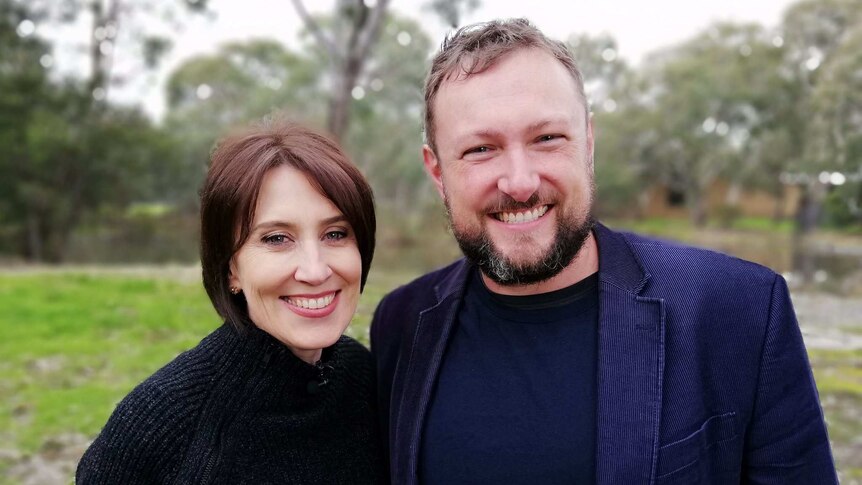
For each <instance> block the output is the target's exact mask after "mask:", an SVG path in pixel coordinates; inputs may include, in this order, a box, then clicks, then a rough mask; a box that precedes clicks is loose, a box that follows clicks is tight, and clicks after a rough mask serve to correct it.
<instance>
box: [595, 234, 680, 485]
mask: <svg viewBox="0 0 862 485" xmlns="http://www.w3.org/2000/svg"><path fill="white" fill-rule="evenodd" d="M595 234H596V236H597V242H598V246H599V280H600V286H599V315H600V316H599V352H598V355H599V357H598V358H599V362H598V376H597V378H598V403H597V413H596V414H597V415H596V421H597V422H596V425H597V434H596V440H597V443H596V453H597V457H596V483H599V484H616V483H654V481H655V467H656V459H657V455H658V432H659V424H660V417H661V404H662V400H661V396H662V378H663V376H662V373H663V370H664V302H663V300H661V299H659V298H645V297H641V296H639V293H640V291H641V290H642V289H643V287H644V285H645V284H646V282H647V280H648V279H649V277H650V275H649V274H648V273H647V272H646V271H645V269H644V268H643V265H642V264H641V263H640V261H638V259H637V257H636V255H635V254H634V252H633V251H632V249H631V248H630V247H629V245H628V242H627V241H626V240H625V239H624V238H623V237H622V236H621V235H619V234H616V233H613V232H611V231H610V230H609V229H607V228H605V227H604V226H601V225H597V227H596V231H595Z"/></svg>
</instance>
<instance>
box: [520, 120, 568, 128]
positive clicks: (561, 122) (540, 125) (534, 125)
mask: <svg viewBox="0 0 862 485" xmlns="http://www.w3.org/2000/svg"><path fill="white" fill-rule="evenodd" d="M570 121H571V120H568V119H566V118H548V119H544V120H540V121H536V122H534V123H531V124H530V125H529V126H527V131H538V130H541V129H543V128H547V127H548V126H549V125H554V126H560V125H568V123H569V122H570Z"/></svg>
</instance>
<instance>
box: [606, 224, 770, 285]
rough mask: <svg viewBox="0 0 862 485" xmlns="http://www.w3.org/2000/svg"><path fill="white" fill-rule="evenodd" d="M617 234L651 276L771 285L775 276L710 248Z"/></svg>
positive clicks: (757, 266) (763, 269) (765, 269)
mask: <svg viewBox="0 0 862 485" xmlns="http://www.w3.org/2000/svg"><path fill="white" fill-rule="evenodd" d="M617 234H619V235H620V236H621V237H622V238H624V239H625V240H626V242H627V243H628V245H629V247H630V248H631V249H632V251H633V253H634V254H635V256H636V257H637V258H638V260H639V261H640V262H641V264H642V265H643V267H644V269H645V271H647V272H648V273H649V274H650V276H651V277H652V278H659V279H661V278H665V277H671V278H672V279H673V280H680V281H685V280H688V281H692V280H699V279H706V280H720V279H732V280H735V279H740V278H744V279H745V280H747V281H749V282H759V283H764V284H769V285H771V284H772V283H773V282H774V281H775V278H776V276H777V275H776V273H775V271H773V270H772V269H770V268H768V267H766V266H763V265H761V264H758V263H755V262H752V261H748V260H745V259H742V258H739V257H736V256H732V255H729V254H725V253H722V252H720V251H716V250H713V249H706V248H700V247H695V246H691V245H687V244H684V243H681V242H677V241H670V240H665V239H660V238H656V237H652V236H645V235H641V234H636V233H632V232H624V231H620V232H617Z"/></svg>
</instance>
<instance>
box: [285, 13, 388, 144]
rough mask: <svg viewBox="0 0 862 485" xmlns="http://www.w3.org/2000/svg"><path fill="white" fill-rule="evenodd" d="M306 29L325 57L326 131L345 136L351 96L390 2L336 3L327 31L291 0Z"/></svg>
mask: <svg viewBox="0 0 862 485" xmlns="http://www.w3.org/2000/svg"><path fill="white" fill-rule="evenodd" d="M292 3H293V6H294V8H295V9H296V12H297V14H298V15H299V16H300V18H301V19H302V21H303V22H304V23H305V26H306V29H307V30H308V32H309V33H310V34H311V35H312V36H313V37H314V39H315V41H316V42H317V44H318V47H320V48H321V49H322V50H323V51H324V52H325V54H326V57H325V58H326V59H327V61H328V64H329V76H330V77H329V81H330V83H331V91H330V92H331V94H330V96H329V108H328V112H327V128H328V129H329V132H330V133H332V135H333V136H335V138H336V139H339V140H340V139H341V138H343V137H344V134H345V132H346V131H347V126H348V120H349V118H350V108H351V97H352V95H353V89H354V87H355V86H356V81H357V79H358V78H359V76H360V75H361V74H362V70H363V68H364V67H365V64H366V62H367V60H368V57H369V55H370V54H371V51H372V48H373V47H374V44H375V43H376V42H377V38H378V36H379V34H380V27H381V25H382V24H383V21H384V19H385V16H386V10H387V9H388V8H389V0H377V2H376V3H374V6H373V7H369V6H368V3H366V2H365V1H364V0H336V2H335V10H334V11H333V14H332V16H331V17H330V18H329V19H328V20H329V21H328V25H326V26H327V27H329V28H328V29H325V27H324V24H323V23H322V22H321V21H320V19H318V18H316V17H314V16H312V15H311V14H309V13H308V11H307V10H306V8H305V5H304V4H303V2H302V0H292Z"/></svg>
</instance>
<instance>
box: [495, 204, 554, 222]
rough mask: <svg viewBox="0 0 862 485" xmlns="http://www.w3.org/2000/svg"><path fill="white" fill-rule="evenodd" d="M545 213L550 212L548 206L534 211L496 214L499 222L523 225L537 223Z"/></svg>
mask: <svg viewBox="0 0 862 485" xmlns="http://www.w3.org/2000/svg"><path fill="white" fill-rule="evenodd" d="M545 212H548V206H546V205H543V206H541V207H537V208H535V209H533V210H529V211H523V212H498V213H497V214H495V217H496V218H497V220H499V221H502V222H505V223H506V224H523V223H525V222H532V221H535V220H536V219H538V218H540V217H542V216H543V215H545Z"/></svg>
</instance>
